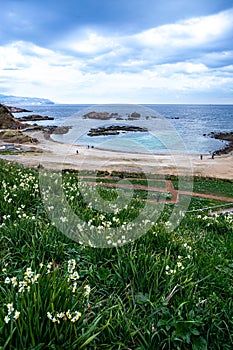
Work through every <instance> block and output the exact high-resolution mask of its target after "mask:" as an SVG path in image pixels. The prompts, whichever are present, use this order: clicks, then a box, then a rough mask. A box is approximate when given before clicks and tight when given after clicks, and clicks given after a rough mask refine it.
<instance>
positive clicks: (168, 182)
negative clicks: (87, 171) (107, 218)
mask: <svg viewBox="0 0 233 350" xmlns="http://www.w3.org/2000/svg"><path fill="white" fill-rule="evenodd" d="M89 178H90V177H89ZM98 179H102V180H103V181H102V182H96V181H86V183H87V184H89V185H91V186H105V187H112V188H114V187H115V188H116V187H117V188H123V189H130V188H132V187H131V186H129V185H128V184H123V183H110V182H104V179H106V177H105V178H98ZM124 179H125V180H132V179H134V178H124ZM134 180H135V179H134ZM137 180H139V179H138V178H137ZM150 180H153V179H150ZM147 181H148V180H147ZM154 181H156V180H154ZM165 182H166V187H162V188H161V187H154V186H145V185H138V184H133V188H134V189H138V190H144V191H154V192H159V193H164V192H169V193H171V199H169V200H165V201H160V200H158V199H156V200H149V201H150V202H151V203H158V202H160V203H161V202H166V203H177V202H178V201H179V195H181V194H182V195H187V196H194V197H200V198H206V199H214V200H219V201H223V202H229V203H233V198H230V197H225V196H217V195H213V194H207V193H198V192H190V191H182V190H176V189H174V186H173V183H172V181H171V180H165ZM228 210H229V208H228ZM232 210H233V209H232Z"/></svg>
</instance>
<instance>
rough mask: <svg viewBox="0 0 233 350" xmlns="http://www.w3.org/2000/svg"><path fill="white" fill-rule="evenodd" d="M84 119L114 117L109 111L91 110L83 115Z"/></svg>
mask: <svg viewBox="0 0 233 350" xmlns="http://www.w3.org/2000/svg"><path fill="white" fill-rule="evenodd" d="M83 118H84V119H101V120H107V119H110V118H112V115H111V114H109V113H108V112H89V113H87V114H84V115H83Z"/></svg>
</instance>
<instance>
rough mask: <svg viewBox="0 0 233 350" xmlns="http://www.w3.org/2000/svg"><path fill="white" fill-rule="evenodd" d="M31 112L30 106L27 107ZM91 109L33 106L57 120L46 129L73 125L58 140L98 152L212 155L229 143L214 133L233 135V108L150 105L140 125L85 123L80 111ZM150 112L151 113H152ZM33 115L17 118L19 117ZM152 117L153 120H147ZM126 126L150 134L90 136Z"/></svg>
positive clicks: (75, 106) (135, 122)
mask: <svg viewBox="0 0 233 350" xmlns="http://www.w3.org/2000/svg"><path fill="white" fill-rule="evenodd" d="M24 107H26V108H27V106H24ZM87 107H90V110H94V107H93V106H91V105H48V106H30V107H28V108H29V109H33V114H35V113H37V114H41V115H48V116H52V117H54V118H55V120H54V121H46V122H37V124H43V125H63V124H66V125H69V123H70V125H72V127H73V128H72V131H71V132H70V133H69V134H67V135H56V136H54V138H55V139H56V140H58V141H62V142H71V143H75V144H82V145H89V146H94V147H98V148H104V149H112V150H118V151H132V152H142V153H170V152H171V153H172V152H176V151H177V152H182V151H183V150H184V149H187V151H188V152H189V153H195V154H199V153H203V154H205V153H209V152H213V151H215V150H216V149H219V148H222V147H223V146H224V145H225V144H226V143H225V142H223V141H220V140H215V139H213V138H210V137H208V136H204V135H208V134H209V133H211V132H229V131H233V105H147V106H144V107H146V108H149V110H148V109H147V110H146V112H145V115H144V116H143V117H142V118H140V120H137V121H132V122H128V121H125V120H124V121H120V122H119V121H118V122H117V121H112V120H111V121H110V120H109V121H105V122H103V121H98V120H97V121H96V120H89V121H86V120H83V118H82V115H81V114H79V113H80V111H84V110H85V108H87ZM129 107H130V108H131V112H134V111H135V109H136V108H139V110H140V112H141V114H142V115H143V113H142V111H143V108H142V107H141V106H140V107H137V106H135V105H132V106H125V105H116V106H109V105H106V106H104V107H103V108H104V110H107V111H112V112H114V110H115V109H116V108H118V109H119V108H120V109H119V111H120V113H121V114H122V115H123V116H124V113H125V114H127V109H128V108H129ZM148 111H150V112H148ZM27 114H30V113H24V114H20V115H19V114H16V115H15V116H16V117H17V116H22V115H27ZM146 116H147V117H148V116H149V119H148V120H147V119H146ZM119 123H121V124H122V123H123V124H124V125H138V126H145V127H147V128H148V130H149V132H146V133H139V132H137V133H135V132H134V133H132V132H131V133H126V134H123V133H122V134H120V135H116V136H98V137H90V136H87V132H88V131H89V129H90V128H91V127H98V126H102V125H103V124H104V125H112V124H118V125H119Z"/></svg>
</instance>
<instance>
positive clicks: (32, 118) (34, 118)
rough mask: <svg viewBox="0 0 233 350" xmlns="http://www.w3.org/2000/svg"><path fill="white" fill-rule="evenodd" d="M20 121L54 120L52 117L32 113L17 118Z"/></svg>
mask: <svg viewBox="0 0 233 350" xmlns="http://www.w3.org/2000/svg"><path fill="white" fill-rule="evenodd" d="M18 120H20V121H21V122H29V121H30V122H32V121H38V120H54V118H53V117H48V116H43V115H38V114H32V115H28V116H25V117H21V118H18Z"/></svg>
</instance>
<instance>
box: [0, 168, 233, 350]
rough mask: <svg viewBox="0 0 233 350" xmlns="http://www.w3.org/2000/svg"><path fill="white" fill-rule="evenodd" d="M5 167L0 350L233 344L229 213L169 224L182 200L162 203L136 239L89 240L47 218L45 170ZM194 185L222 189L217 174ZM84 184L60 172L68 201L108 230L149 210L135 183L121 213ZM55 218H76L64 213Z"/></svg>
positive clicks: (0, 176) (111, 193)
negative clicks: (101, 243) (96, 243)
mask: <svg viewBox="0 0 233 350" xmlns="http://www.w3.org/2000/svg"><path fill="white" fill-rule="evenodd" d="M0 169H1V170H0V244H1V269H0V310H1V311H0V349H10V350H11V349H15V350H18V349H27V350H39V349H56V350H57V349H67V350H72V349H73V350H75V349H88V350H89V349H93V350H94V349H108V350H111V349H122V350H123V349H135V350H136V349H138V350H141V349H142V350H148V349H151V350H152V349H171V350H172V349H195V350H202V349H203V350H204V349H208V350H209V349H219V350H220V349H229V350H230V349H232V348H233V307H232V306H233V305H232V300H233V217H232V215H219V216H217V217H212V216H209V215H208V213H207V212H203V213H202V212H200V213H199V212H198V213H195V212H194V213H187V214H186V215H185V216H184V218H183V220H182V222H181V224H180V225H179V226H178V227H177V228H176V229H175V230H174V231H172V232H169V231H168V230H167V227H169V225H168V220H169V217H170V215H171V213H172V210H173V206H174V205H173V204H165V206H164V208H163V211H162V213H161V215H159V216H158V218H157V219H156V220H155V221H154V222H152V221H151V222H150V225H149V229H148V230H147V232H145V234H144V235H142V236H141V237H140V238H138V239H137V240H135V241H133V242H129V240H128V236H127V234H125V235H122V239H121V242H120V243H119V244H118V245H116V247H112V246H111V245H110V246H109V248H94V247H90V246H87V247H85V246H84V245H81V244H79V243H77V242H75V241H72V240H71V239H69V238H68V237H67V236H66V235H64V234H62V233H61V232H60V231H58V229H57V228H56V226H55V225H54V224H53V223H52V222H51V221H50V219H49V211H51V213H53V212H54V208H52V206H50V205H49V204H48V208H49V209H48V210H47V211H46V210H45V206H44V203H45V202H46V200H48V201H49V196H47V197H46V191H44V193H43V200H42V197H41V193H40V184H39V180H38V171H37V170H33V169H26V168H24V167H21V166H19V165H14V164H9V163H7V162H3V161H1V162H0ZM105 175H106V174H105ZM89 176H91V174H89ZM89 180H90V181H91V178H90V179H89ZM120 181H121V179H120ZM195 181H196V180H195ZM198 181H199V182H200V183H201V181H202V182H203V187H202V189H203V190H204V188H206V189H208V191H210V193H212V194H215V192H212V191H211V190H210V189H211V188H213V187H211V185H212V184H213V183H212V180H208V179H205V180H201V179H198ZM52 182H53V174H52V175H51V183H52ZM148 182H149V181H148ZM172 182H173V180H172ZM174 182H175V181H174ZM204 183H205V185H204ZM222 184H223V186H222ZM224 184H226V186H225V185H224ZM149 185H150V184H149ZM82 186H83V187H82V188H81V189H79V186H78V174H76V173H74V172H73V173H71V172H68V171H64V172H63V177H62V187H63V191H64V193H65V197H66V199H67V201H68V202H69V205H70V206H71V207H72V210H73V211H74V212H76V214H77V215H78V216H80V218H81V219H82V220H83V221H85V222H86V223H87V225H89V230H91V229H92V228H93V227H95V228H96V227H97V228H100V235H101V233H102V232H103V230H104V229H105V228H106V227H111V228H112V227H116V228H119V230H120V229H121V228H122V227H124V225H126V226H127V227H128V228H129V229H130V225H132V223H131V222H132V220H133V219H134V218H135V217H137V215H138V213H139V212H140V210H143V209H144V207H145V202H144V201H140V198H141V195H142V194H143V196H144V195H145V193H144V192H145V191H143V192H140V190H138V189H137V190H135V191H133V190H132V191H133V193H132V195H131V197H130V196H129V197H130V198H129V200H128V197H127V195H126V197H125V199H126V200H127V201H128V202H127V201H126V204H127V203H128V205H127V206H125V207H124V208H123V209H122V210H120V211H118V210H117V208H116V210H115V211H113V212H109V213H108V212H107V213H104V212H101V211H100V209H95V203H96V202H95V200H94V198H95V197H94V196H93V197H91V192H92V193H94V194H95V187H94V186H91V185H90V184H89V185H88V184H86V185H82ZM194 186H196V189H197V186H199V184H198V183H197V184H195V183H194ZM224 186H225V187H224ZM228 186H229V187H228ZM221 188H222V191H221ZM231 188H232V183H230V182H222V181H219V182H218V181H216V186H215V189H218V191H219V192H218V191H217V193H219V194H223V192H224V195H226V196H227V195H228V196H229V197H230V196H231V194H232V192H231ZM228 190H229V191H230V192H228ZM132 191H131V192H132ZM42 192H43V191H42ZM96 193H97V194H98V195H100V198H102V199H103V201H106V203H107V204H109V206H110V205H111V204H112V206H113V207H114V205H115V204H116V201H117V199H118V196H120V194H119V191H118V190H116V189H115V188H107V187H104V186H97V192H96ZM85 195H87V199H86V197H85ZM138 197H139V198H138ZM90 199H91V203H92V205H91V203H90ZM123 199H124V197H123ZM61 202H62V199H61ZM97 204H98V203H97ZM209 204H216V202H213V201H212V200H211V201H210V200H209V199H208V200H206V199H202V198H195V199H192V202H191V208H202V206H203V205H204V206H206V205H207V206H209ZM157 205H159V203H158V204H157V203H154V204H152V203H151V206H153V207H156V206H157ZM59 219H60V221H61V223H62V224H64V225H65V224H67V225H68V224H69V221H68V219H69V218H68V217H67V212H66V210H64V212H62V213H60V216H59ZM149 220H151V219H150V218H149ZM145 227H146V226H145ZM101 230H102V231H101ZM126 232H127V231H126ZM122 243H125V244H122Z"/></svg>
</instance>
